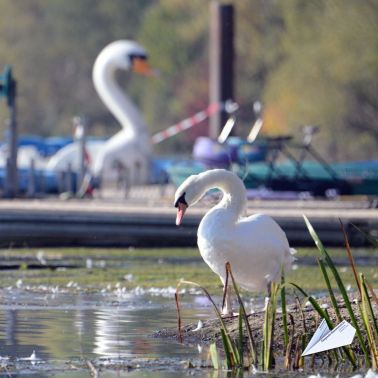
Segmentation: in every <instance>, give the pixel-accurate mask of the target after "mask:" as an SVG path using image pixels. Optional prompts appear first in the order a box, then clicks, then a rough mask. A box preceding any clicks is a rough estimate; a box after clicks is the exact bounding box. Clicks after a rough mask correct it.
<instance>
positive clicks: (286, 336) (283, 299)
mask: <svg viewBox="0 0 378 378" xmlns="http://www.w3.org/2000/svg"><path fill="white" fill-rule="evenodd" d="M281 310H282V327H283V336H284V353H285V351H286V349H287V346H288V344H289V329H288V325H287V311H286V287H285V274H284V271H283V269H282V270H281Z"/></svg>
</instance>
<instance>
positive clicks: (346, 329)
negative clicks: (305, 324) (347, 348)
mask: <svg viewBox="0 0 378 378" xmlns="http://www.w3.org/2000/svg"><path fill="white" fill-rule="evenodd" d="M355 333H356V329H355V328H354V327H352V325H351V324H349V323H348V322H347V321H346V320H343V321H342V322H341V323H340V324H338V325H337V326H336V327H335V328H334V329H333V330H332V331H330V329H329V328H328V325H327V323H326V321H325V320H324V319H323V320H322V322H321V323H320V325H319V327H318V329H317V330H316V332H315V333H314V336H312V338H311V340H310V342H309V343H308V345H307V347H306V349H305V350H304V352H303V353H302V356H307V355H308V354H313V353H318V352H323V351H325V350H329V349H334V348H339V347H342V346H344V345H349V344H351V343H352V341H353V338H354V335H355Z"/></svg>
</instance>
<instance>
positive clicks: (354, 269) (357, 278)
mask: <svg viewBox="0 0 378 378" xmlns="http://www.w3.org/2000/svg"><path fill="white" fill-rule="evenodd" d="M339 222H340V226H341V230H342V231H343V235H344V243H345V248H346V250H347V254H348V259H349V263H350V265H351V267H352V271H353V275H354V279H355V281H356V284H357V288H358V291H359V292H360V298H361V282H360V279H359V277H358V273H357V269H356V263H355V261H354V258H353V254H352V251H351V249H350V244H349V239H348V235H347V233H346V231H345V227H344V225H343V222H341V219H339Z"/></svg>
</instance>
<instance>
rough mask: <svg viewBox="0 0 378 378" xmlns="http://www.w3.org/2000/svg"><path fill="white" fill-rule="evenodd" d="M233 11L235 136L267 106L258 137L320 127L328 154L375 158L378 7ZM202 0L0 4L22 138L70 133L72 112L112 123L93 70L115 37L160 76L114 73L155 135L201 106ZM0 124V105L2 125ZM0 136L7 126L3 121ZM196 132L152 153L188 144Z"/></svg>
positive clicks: (299, 1) (99, 128)
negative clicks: (257, 108)
mask: <svg viewBox="0 0 378 378" xmlns="http://www.w3.org/2000/svg"><path fill="white" fill-rule="evenodd" d="M229 3H234V5H235V18H236V19H235V25H236V40H235V44H236V53H237V57H236V62H235V63H236V64H235V66H236V70H235V75H236V86H235V94H236V98H235V100H236V101H238V102H239V103H240V105H241V108H240V112H239V116H238V125H237V130H236V132H237V133H238V134H239V135H241V136H244V135H246V133H247V132H248V131H249V128H250V127H251V125H252V122H253V120H254V118H253V117H254V116H253V112H252V103H253V102H254V101H255V100H262V101H263V104H264V121H265V124H264V130H263V131H264V133H265V134H268V135H274V134H282V133H293V134H294V135H296V136H297V137H298V138H300V136H301V135H300V129H301V126H303V125H305V124H318V125H320V127H321V132H320V134H319V135H318V136H317V137H316V139H315V144H316V146H317V147H318V148H319V149H321V150H322V152H323V153H325V154H326V155H327V157H328V158H331V159H345V158H353V159H360V158H364V159H370V158H378V156H377V151H376V146H377V143H378V121H377V120H378V2H376V1H375V0H362V1H355V0H316V1H315V0H285V1H283V0H238V1H231V0H230V1H229ZM208 5H209V2H206V1H203V0H191V1H181V0H155V1H153V0H128V1H123V0H108V1H101V0H80V1H76V0H51V1H46V0H28V1H14V0H0V7H1V8H0V9H1V12H0V69H2V67H3V66H4V65H5V64H10V65H12V67H13V69H14V73H15V76H16V78H17V81H18V89H19V90H18V93H19V97H18V104H19V124H20V130H21V133H24V134H39V135H42V136H48V135H70V134H71V124H72V122H71V120H72V117H73V116H74V115H77V114H83V115H86V116H87V118H88V121H89V124H90V127H91V128H90V133H91V134H94V135H109V134H112V133H114V132H115V131H116V130H117V129H118V128H119V126H118V125H117V123H116V121H115V120H114V119H113V117H112V116H111V115H110V114H109V113H108V111H107V109H106V108H105V107H104V106H103V105H102V103H101V102H100V101H99V99H98V96H97V94H96V92H95V90H94V88H93V85H92V82H91V69H92V65H93V62H94V60H95V58H96V56H97V54H98V53H99V51H100V50H101V49H102V48H103V47H104V46H105V45H106V44H107V43H109V42H111V41H113V40H116V39H123V38H128V39H135V40H138V41H139V42H140V43H141V44H143V45H144V46H145V47H146V48H147V50H148V51H149V54H150V62H151V65H153V66H154V67H155V68H157V69H158V70H159V71H160V75H159V77H158V78H155V79H151V78H149V79H148V78H142V77H129V76H127V75H120V82H121V83H122V85H124V86H125V89H126V86H127V91H128V92H129V94H130V95H131V96H132V97H133V99H134V100H135V101H136V102H137V104H138V105H139V106H140V107H141V108H142V110H143V113H144V115H145V118H146V121H147V122H148V124H149V127H150V130H151V133H154V132H157V131H159V130H161V129H164V128H165V127H167V126H169V125H171V124H172V123H175V122H176V121H179V120H181V119H183V118H185V117H186V116H188V115H191V114H192V113H193V112H196V111H199V110H201V109H203V108H204V107H206V106H207V104H208V70H209V69H208V29H209V11H208V10H209V9H208V8H209V7H208ZM6 117H7V109H6V108H5V105H4V101H1V105H0V119H1V120H4V119H5V118H6ZM1 128H2V130H3V131H4V126H3V125H1ZM205 132H206V125H205V124H203V125H200V126H197V127H196V128H194V129H193V130H191V131H189V132H187V133H185V134H182V135H180V136H179V137H177V138H174V139H172V140H169V141H166V142H164V143H163V144H161V145H160V146H158V148H157V151H158V152H165V153H167V152H174V151H183V150H185V148H186V149H187V150H189V149H190V146H191V143H192V141H193V140H194V138H195V137H196V136H197V135H201V134H203V133H205Z"/></svg>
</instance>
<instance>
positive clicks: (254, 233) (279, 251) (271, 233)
mask: <svg viewBox="0 0 378 378" xmlns="http://www.w3.org/2000/svg"><path fill="white" fill-rule="evenodd" d="M212 188H218V189H220V190H221V191H222V192H223V197H222V200H221V201H220V202H219V203H218V204H217V205H216V206H215V207H213V208H212V209H211V210H210V211H208V212H207V214H206V215H205V216H204V217H203V219H202V221H201V223H200V225H199V228H198V235H197V236H198V247H199V250H200V253H201V255H202V258H203V259H204V260H205V262H206V263H207V265H208V266H209V267H210V268H211V269H212V270H213V272H215V273H216V274H217V275H218V276H219V277H220V279H221V281H222V283H223V285H225V282H226V269H225V264H226V262H229V263H230V264H231V268H232V272H233V275H234V277H235V280H236V282H237V283H238V284H239V285H240V286H241V287H243V288H245V289H247V290H249V291H254V292H256V291H261V290H265V289H266V288H267V287H269V286H270V283H271V282H272V281H276V280H277V279H278V278H280V274H281V270H282V269H284V270H285V271H286V270H288V269H290V268H291V264H292V262H293V261H294V257H293V254H294V253H295V250H293V249H292V248H290V247H289V243H288V240H287V238H286V235H285V233H284V232H283V231H282V229H281V228H280V226H279V225H278V224H277V223H276V222H275V221H274V220H273V219H272V218H271V217H269V216H267V215H264V214H255V215H252V216H249V217H247V218H245V217H242V215H243V213H244V211H245V207H246V203H247V197H246V191H245V187H244V184H243V182H242V181H241V180H240V178H239V177H237V176H236V175H235V174H233V173H232V172H230V171H227V170H224V169H214V170H210V171H205V172H202V173H200V174H198V175H192V176H190V177H188V178H187V179H186V180H185V181H184V182H183V183H182V184H181V185H180V186H179V188H178V189H177V191H176V194H175V200H174V204H175V207H177V219H176V224H177V225H180V224H181V222H182V219H183V216H184V213H185V210H186V209H187V207H188V206H190V205H193V204H195V203H196V202H197V201H199V200H200V199H201V197H202V196H203V195H204V194H205V193H206V192H207V191H208V190H209V189H212ZM224 289H226V288H224ZM231 312H232V310H231V304H230V299H229V296H228V295H227V296H226V303H225V308H224V309H223V313H224V314H230V313H231Z"/></svg>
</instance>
